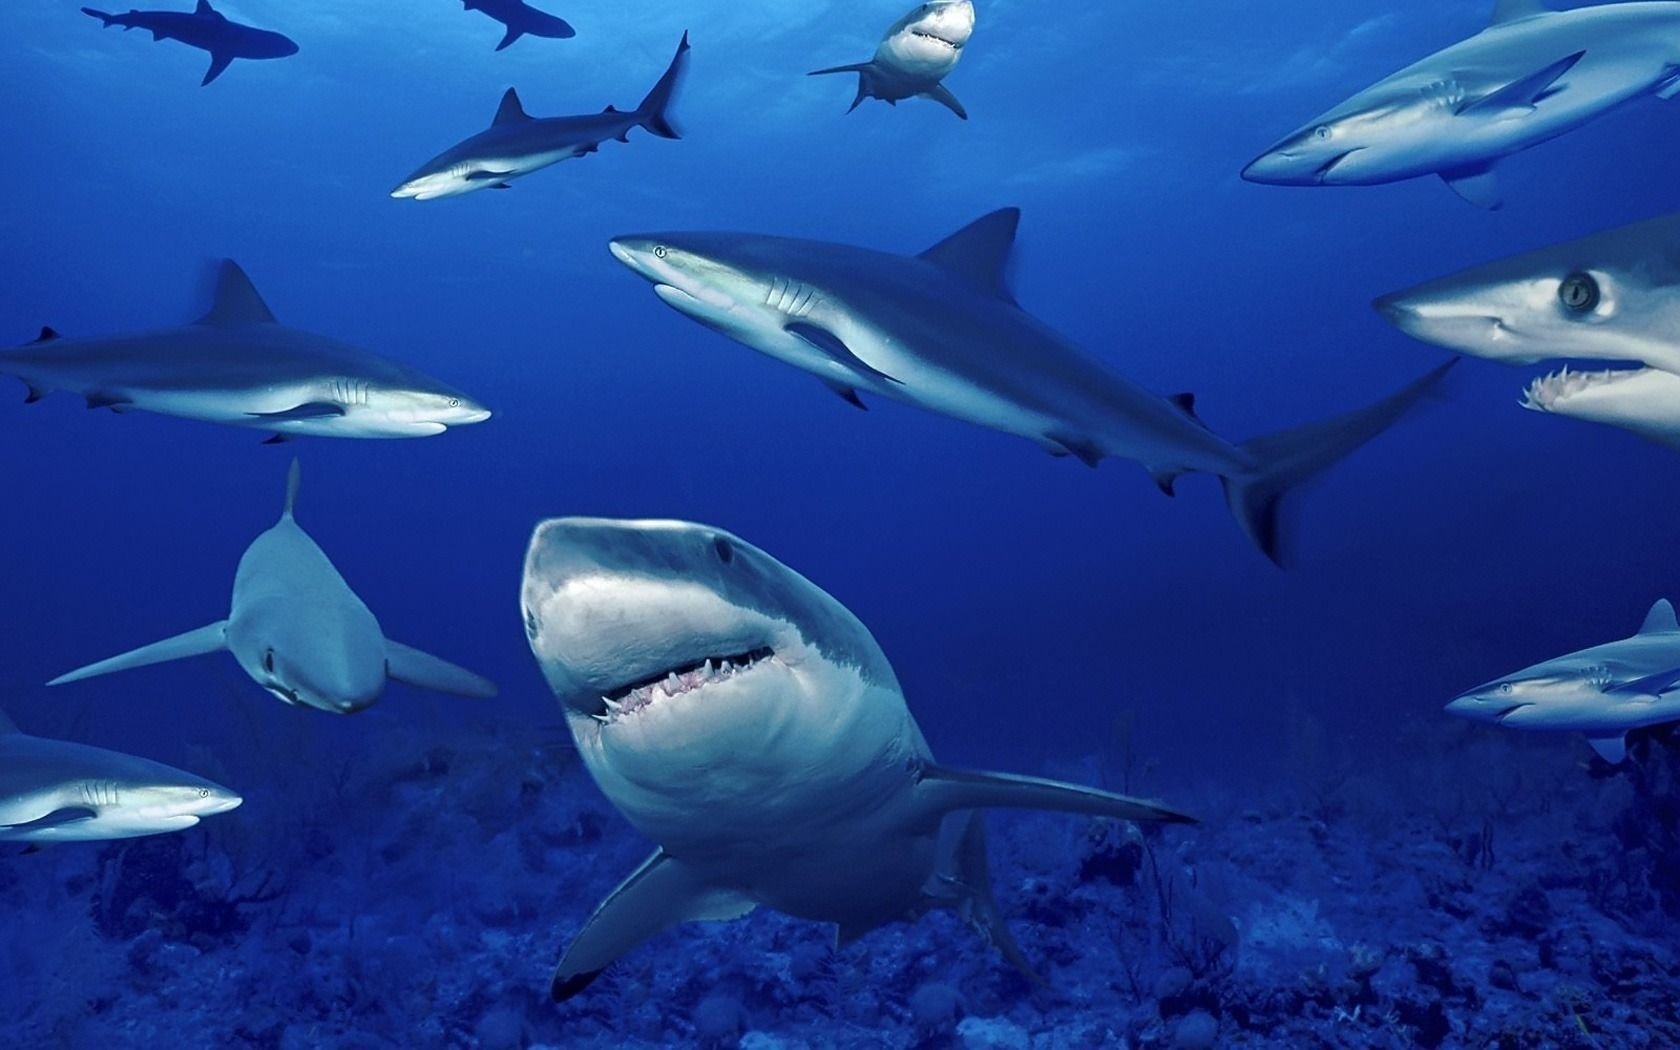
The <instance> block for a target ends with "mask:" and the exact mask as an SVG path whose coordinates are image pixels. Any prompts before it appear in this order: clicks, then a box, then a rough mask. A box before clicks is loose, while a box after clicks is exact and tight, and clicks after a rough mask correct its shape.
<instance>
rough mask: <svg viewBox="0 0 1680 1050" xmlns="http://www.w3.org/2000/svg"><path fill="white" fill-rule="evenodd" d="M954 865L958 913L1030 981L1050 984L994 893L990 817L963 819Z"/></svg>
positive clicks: (951, 877)
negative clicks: (989, 850)
mask: <svg viewBox="0 0 1680 1050" xmlns="http://www.w3.org/2000/svg"><path fill="white" fill-rule="evenodd" d="M951 867H952V869H953V871H952V874H950V875H949V876H946V881H948V882H949V883H950V884H952V886H953V888H954V889H955V890H956V891H957V898H956V901H955V907H956V910H957V914H959V915H961V916H962V917H963V919H964V920H966V921H967V922H968V925H969V926H970V927H971V928H973V930H974V932H975V933H978V934H979V935H980V937H981V938H982V939H983V940H985V942H986V943H987V944H990V945H991V946H992V947H993V948H995V949H997V952H998V954H999V955H1001V956H1003V958H1004V961H1005V962H1007V963H1008V964H1009V965H1010V966H1013V967H1014V968H1015V970H1016V972H1017V973H1019V974H1020V975H1021V976H1022V977H1025V978H1026V979H1027V983H1028V984H1036V985H1039V986H1041V987H1042V986H1044V985H1046V984H1047V982H1046V981H1045V980H1044V978H1043V977H1042V976H1040V975H1039V973H1038V971H1037V970H1035V969H1033V965H1032V963H1031V962H1029V961H1027V955H1026V953H1025V952H1023V951H1022V950H1021V945H1020V944H1019V943H1018V942H1017V941H1016V940H1015V935H1014V934H1012V933H1010V932H1009V926H1008V924H1007V923H1005V922H1004V921H1003V912H1002V911H1000V910H999V909H998V906H997V900H996V898H995V897H993V895H992V870H991V863H990V860H989V858H988V857H987V855H986V818H985V817H983V816H981V815H980V814H979V813H970V814H969V815H968V819H967V820H966V821H965V822H964V823H963V830H962V837H961V838H960V839H958V841H957V844H956V849H955V851H954V855H953V856H952V858H951Z"/></svg>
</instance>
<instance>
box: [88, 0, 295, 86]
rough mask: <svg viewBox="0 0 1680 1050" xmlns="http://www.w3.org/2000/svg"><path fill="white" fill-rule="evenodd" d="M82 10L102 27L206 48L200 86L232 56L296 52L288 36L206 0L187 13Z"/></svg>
mask: <svg viewBox="0 0 1680 1050" xmlns="http://www.w3.org/2000/svg"><path fill="white" fill-rule="evenodd" d="M82 13H83V14H86V15H92V16H93V17H94V18H97V19H99V20H100V21H101V22H103V23H104V24H105V28H107V29H109V28H110V27H112V26H121V27H122V28H123V29H124V30H125V31H126V30H129V29H145V30H149V31H150V32H151V34H152V39H153V40H179V41H180V42H181V43H183V44H186V45H187V46H188V47H196V48H199V49H200V50H203V51H208V52H210V68H209V70H207V71H206V72H205V74H204V79H203V80H202V81H200V82H199V86H200V87H202V86H204V85H205V84H208V83H210V82H211V81H212V80H215V79H216V78H217V77H219V76H221V75H222V71H223V70H225V69H227V67H228V66H229V65H230V64H231V63H232V62H233V60H234V59H236V58H288V57H290V56H292V55H295V54H297V53H298V46H297V44H295V43H293V42H292V40H291V39H290V38H289V37H285V36H282V35H281V34H279V33H276V32H273V31H272V30H268V29H256V28H254V27H252V26H247V25H241V24H239V23H238V22H234V21H232V20H230V19H229V18H228V17H227V16H225V15H223V14H222V13H220V12H219V11H217V10H216V9H215V8H213V7H211V6H210V0H198V7H197V8H195V9H194V10H193V11H192V12H191V13H187V12H183V11H130V12H128V13H127V14H125V15H112V14H106V13H105V12H104V11H96V10H94V9H93V8H91V7H84V8H82Z"/></svg>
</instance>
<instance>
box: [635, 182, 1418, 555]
mask: <svg viewBox="0 0 1680 1050" xmlns="http://www.w3.org/2000/svg"><path fill="white" fill-rule="evenodd" d="M1019 221H1020V212H1019V211H1018V210H1017V209H1014V208H1006V209H1004V210H1002V211H997V212H993V213H992V214H990V215H987V216H985V217H983V218H981V219H979V220H977V221H976V222H974V223H972V224H970V225H969V226H967V227H965V228H963V229H962V230H960V231H958V232H957V233H955V234H953V235H951V236H950V237H948V238H946V239H945V240H943V241H941V242H940V243H938V244H936V245H934V246H933V247H932V248H930V249H928V250H927V251H925V252H922V253H921V254H920V255H917V256H914V257H906V256H900V255H891V254H888V253H885V252H878V251H871V250H868V249H864V248H854V247H850V246H847V245H840V244H829V243H822V242H816V241H803V240H793V239H790V238H784V237H768V236H760V235H755V234H740V233H662V234H640V235H634V236H625V237H619V238H617V239H615V240H614V241H613V242H612V243H611V249H612V253H613V255H614V256H616V257H617V258H618V260H619V261H620V262H622V263H623V264H624V265H625V266H627V267H629V268H630V269H631V270H633V271H635V272H636V273H637V274H639V275H640V276H641V277H643V278H644V279H646V280H647V281H649V282H650V283H652V285H653V290H654V293H655V294H656V295H658V297H659V298H660V299H661V300H663V301H664V302H665V303H666V304H667V305H668V306H671V307H672V308H674V309H675V310H677V311H678V312H679V313H682V314H685V315H686V316H688V317H690V318H692V319H693V320H695V321H698V322H699V323H700V324H702V325H705V326H706V327H708V328H712V329H714V330H716V331H718V332H721V333H722V334H724V335H727V336H729V337H730V338H732V339H735V340H737V341H738V342H741V343H745V344H746V345H747V346H750V347H752V348H754V349H756V350H759V351H761V352H763V353H765V354H768V355H770V356H771V357H774V358H776V359H777V360H780V361H783V362H785V363H787V364H791V365H794V366H795V367H798V368H802V369H804V370H806V371H809V372H812V373H814V374H816V376H817V377H818V378H819V379H821V380H822V382H823V383H824V384H825V385H826V386H828V387H829V388H830V389H832V390H833V391H834V392H835V393H837V394H839V395H840V396H841V397H843V398H845V399H846V400H847V401H848V402H850V403H851V404H853V405H855V406H857V407H859V408H862V407H864V402H863V400H862V398H861V397H860V396H859V394H860V391H861V392H865V393H871V394H879V395H882V396H885V397H891V398H895V399H897V400H900V401H905V402H908V403H910V404H913V405H917V406H919V407H922V408H925V409H928V410H930V411H933V412H938V413H941V414H943V415H947V416H952V417H955V418H957V419H961V420H965V421H968V422H971V423H976V424H978V425H980V426H984V427H989V428H991V429H994V430H1000V431H1003V432H1005V433H1009V434H1016V435H1019V436H1021V437H1024V438H1026V439H1027V440H1029V441H1032V442H1035V443H1036V444H1038V445H1040V446H1041V447H1043V448H1045V449H1046V450H1047V451H1049V452H1050V453H1051V454H1052V455H1056V456H1073V457H1075V458H1077V459H1079V460H1081V461H1083V462H1084V463H1085V464H1087V465H1088V466H1092V467H1094V466H1096V465H1097V464H1098V463H1099V462H1100V461H1102V460H1103V459H1106V458H1110V457H1114V458H1120V459H1129V460H1133V461H1135V462H1138V463H1141V464H1142V465H1143V466H1144V467H1145V468H1146V469H1148V470H1149V472H1150V473H1151V474H1152V475H1153V476H1154V478H1155V481H1156V483H1157V485H1159V486H1160V488H1161V489H1162V490H1163V491H1164V492H1166V493H1167V494H1168V495H1171V494H1172V493H1173V486H1174V483H1175V481H1176V480H1177V478H1178V477H1179V476H1180V475H1183V474H1185V473H1190V472H1206V473H1211V474H1215V475H1217V476H1219V477H1220V478H1221V479H1223V481H1224V484H1225V491H1226V496H1227V501H1228V503H1229V504H1230V507H1231V510H1232V513H1233V514H1234V515H1235V516H1236V518H1237V520H1238V522H1239V524H1241V526H1242V528H1243V530H1244V532H1245V533H1247V535H1248V536H1249V538H1250V539H1251V540H1252V541H1253V542H1254V544H1255V545H1256V546H1258V547H1259V548H1260V550H1261V551H1262V552H1263V553H1265V554H1266V556H1267V557H1269V558H1271V559H1272V560H1273V561H1274V562H1279V563H1280V564H1281V561H1282V557H1283V553H1282V542H1281V537H1280V535H1279V526H1278V508H1279V504H1280V502H1281V501H1282V499H1283V497H1284V496H1285V495H1286V494H1287V493H1288V492H1289V491H1290V490H1291V489H1293V488H1295V487H1296V486H1298V485H1300V484H1302V483H1304V482H1306V481H1307V480H1308V479H1310V478H1312V477H1314V476H1316V475H1318V474H1319V473H1321V472H1322V471H1324V470H1326V469H1328V468H1329V467H1330V466H1332V465H1333V464H1335V463H1336V462H1338V461H1339V460H1341V459H1342V458H1343V457H1345V456H1347V455H1348V454H1350V453H1351V452H1353V451H1354V450H1355V449H1357V448H1359V447H1360V446H1361V445H1363V444H1364V443H1366V442H1367V441H1369V440H1371V439H1372V438H1373V437H1375V436H1376V435H1377V434H1379V433H1381V432H1382V431H1383V430H1385V429H1386V428H1388V427H1389V426H1390V425H1391V424H1393V423H1394V422H1395V421H1397V420H1398V419H1399V418H1400V417H1401V416H1402V415H1404V414H1405V413H1406V411H1407V410H1408V409H1410V408H1411V407H1412V406H1413V405H1415V404H1416V403H1417V402H1418V401H1419V400H1421V399H1422V398H1423V397H1424V396H1425V394H1427V393H1428V392H1429V391H1430V390H1431V389H1433V388H1434V387H1435V386H1436V385H1437V384H1438V383H1439V381H1440V380H1441V378H1442V377H1443V376H1444V374H1445V371H1446V368H1447V367H1448V366H1442V367H1441V368H1438V369H1436V370H1435V371H1433V372H1431V373H1429V374H1428V375H1427V376H1425V377H1423V378H1422V379H1420V380H1418V381H1417V382H1415V383H1413V384H1411V385H1409V386H1407V387H1406V388H1405V389H1403V390H1401V391H1399V392H1398V393H1396V394H1393V395H1392V396H1390V397H1388V398H1385V399H1383V400H1382V401H1379V402H1377V403H1376V404H1374V405H1371V406H1369V407H1367V408H1364V409H1361V410H1359V411H1355V412H1350V413H1347V414H1345V415H1342V416H1337V417H1335V418H1333V419H1328V420H1324V421H1322V422H1319V423H1315V424H1310V425H1307V426H1303V427H1298V428H1295V429H1293V430H1289V431H1285V432H1282V433H1278V434H1273V435H1269V436H1265V437H1260V438H1256V439H1254V440H1252V441H1249V442H1246V443H1244V444H1240V445H1238V444H1232V443H1230V442H1227V441H1226V440H1225V439H1223V438H1221V437H1219V436H1218V435H1216V434H1215V433H1214V432H1213V431H1212V430H1210V429H1209V428H1208V427H1207V425H1206V424H1204V423H1203V422H1202V421H1201V419H1200V418H1199V417H1198V416H1197V415H1196V412H1195V400H1194V398H1193V397H1192V396H1191V395H1189V394H1180V395H1178V396H1176V397H1171V398H1167V397H1160V396H1157V395H1155V394H1153V393H1150V392H1149V391H1147V390H1145V389H1143V388H1142V387H1140V386H1138V385H1137V384H1135V383H1133V382H1131V381H1130V380H1128V379H1126V378H1124V377H1123V376H1120V375H1118V374H1116V373H1114V372H1112V371H1110V370H1109V369H1108V368H1106V367H1104V366H1103V365H1102V364H1101V363H1099V362H1097V361H1096V360H1093V359H1092V358H1089V357H1087V356H1086V355H1085V354H1084V353H1082V352H1081V351H1080V350H1079V349H1078V348H1077V347H1075V346H1074V345H1073V344H1072V343H1070V342H1069V341H1068V340H1067V339H1065V338H1063V337H1062V336H1061V335H1059V334H1057V333H1056V332H1054V331H1052V330H1051V329H1050V328H1049V327H1048V326H1046V325H1045V324H1043V323H1042V322H1041V321H1039V320H1038V319H1037V318H1035V317H1033V316H1032V315H1030V314H1028V313H1027V312H1026V311H1025V310H1023V309H1021V307H1020V306H1019V305H1018V304H1017V303H1016V302H1015V299H1014V297H1013V296H1012V295H1011V294H1010V292H1009V289H1008V284H1007V280H1006V275H1005V268H1006V266H1007V264H1008V259H1009V255H1010V251H1011V249H1012V247H1013V245H1014V241H1015V232H1016V228H1017V225H1018V224H1019Z"/></svg>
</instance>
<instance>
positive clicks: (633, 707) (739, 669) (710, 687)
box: [590, 645, 776, 725]
mask: <svg viewBox="0 0 1680 1050" xmlns="http://www.w3.org/2000/svg"><path fill="white" fill-rule="evenodd" d="M775 656H776V651H775V650H774V649H772V648H770V647H769V646H768V645H761V646H758V647H757V648H754V649H749V650H747V651H746V652H739V653H734V654H731V655H728V656H716V657H712V656H708V657H706V658H704V659H701V660H688V661H685V662H684V663H682V664H681V665H679V666H676V667H672V668H670V669H669V670H667V671H664V672H662V673H656V674H652V675H649V676H647V677H646V678H642V679H640V680H638V681H635V682H631V683H629V684H627V685H624V686H620V687H619V688H617V689H613V690H610V691H608V692H606V693H604V694H603V695H602V697H601V710H600V711H598V712H591V713H590V717H592V718H594V719H595V721H597V722H600V723H601V724H602V725H613V724H615V723H617V722H620V721H623V720H625V719H627V718H630V717H633V716H637V715H639V714H640V713H641V712H643V711H645V710H647V709H648V708H650V707H652V706H653V705H654V704H656V703H659V702H661V701H664V700H673V699H676V698H678V697H684V696H687V697H690V698H691V699H694V700H704V699H707V698H709V697H710V695H711V694H712V693H714V692H715V691H716V690H715V687H716V686H719V685H721V684H723V683H725V682H729V681H732V680H734V679H735V678H737V677H739V676H742V675H748V674H751V673H753V672H754V671H755V670H757V669H758V668H760V667H761V666H762V665H763V664H764V663H765V662H766V661H769V660H773V659H774V658H775ZM701 694H705V695H704V696H702V695H701Z"/></svg>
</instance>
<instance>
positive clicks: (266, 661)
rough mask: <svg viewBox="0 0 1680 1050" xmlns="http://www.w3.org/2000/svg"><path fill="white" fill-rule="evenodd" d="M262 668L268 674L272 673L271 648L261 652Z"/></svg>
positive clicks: (272, 654)
mask: <svg viewBox="0 0 1680 1050" xmlns="http://www.w3.org/2000/svg"><path fill="white" fill-rule="evenodd" d="M263 670H265V671H267V672H268V673H269V674H273V673H274V650H273V649H270V650H268V651H267V652H265V653H263Z"/></svg>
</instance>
